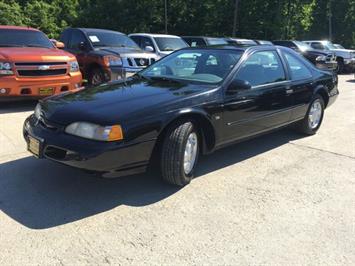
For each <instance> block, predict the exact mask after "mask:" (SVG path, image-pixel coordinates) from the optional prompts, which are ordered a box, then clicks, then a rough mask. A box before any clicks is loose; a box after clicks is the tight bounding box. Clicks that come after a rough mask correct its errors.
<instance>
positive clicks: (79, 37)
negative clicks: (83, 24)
mask: <svg viewBox="0 0 355 266" xmlns="http://www.w3.org/2000/svg"><path fill="white" fill-rule="evenodd" d="M85 42H86V39H85V36H84V34H82V33H81V32H80V31H72V34H71V38H70V42H69V45H68V48H69V49H72V50H79V47H80V43H85Z"/></svg>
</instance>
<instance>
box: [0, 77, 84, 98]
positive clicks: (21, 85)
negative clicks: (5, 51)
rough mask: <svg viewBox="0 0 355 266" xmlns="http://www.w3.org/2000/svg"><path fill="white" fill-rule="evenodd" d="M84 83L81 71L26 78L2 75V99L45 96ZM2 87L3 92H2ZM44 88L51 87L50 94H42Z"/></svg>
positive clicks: (72, 88)
mask: <svg viewBox="0 0 355 266" xmlns="http://www.w3.org/2000/svg"><path fill="white" fill-rule="evenodd" d="M81 84H82V76H81V73H80V72H76V73H70V74H68V75H64V76H59V77H36V78H24V77H21V78H20V77H16V76H4V77H0V100H6V99H10V98H16V97H18V98H43V97H46V96H50V95H53V94H58V93H61V92H64V91H70V90H75V89H77V88H79V87H80V86H81ZM1 89H3V90H2V92H3V93H1ZM42 89H50V93H49V94H45V95H44V94H41V90H42Z"/></svg>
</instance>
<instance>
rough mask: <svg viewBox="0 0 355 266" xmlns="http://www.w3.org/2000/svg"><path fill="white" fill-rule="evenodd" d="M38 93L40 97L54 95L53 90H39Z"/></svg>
mask: <svg viewBox="0 0 355 266" xmlns="http://www.w3.org/2000/svg"><path fill="white" fill-rule="evenodd" d="M38 93H39V95H41V96H49V95H52V94H53V93H54V88H39V91H38Z"/></svg>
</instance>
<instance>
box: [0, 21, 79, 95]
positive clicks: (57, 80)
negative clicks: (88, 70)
mask: <svg viewBox="0 0 355 266" xmlns="http://www.w3.org/2000/svg"><path fill="white" fill-rule="evenodd" d="M56 44H57V46H58V47H63V44H62V43H59V42H57V43H56ZM58 47H55V45H54V44H53V43H52V42H51V41H50V40H49V39H48V37H47V36H46V35H45V34H44V33H43V32H41V31H39V30H37V29H33V28H29V27H16V26H0V101H10V100H19V99H38V98H43V97H46V96H50V95H53V94H59V93H61V92H65V91H70V90H76V89H78V88H79V87H81V83H82V76H81V73H80V71H79V65H78V62H77V61H76V58H75V56H74V55H72V54H70V53H68V52H65V51H63V50H60V49H58Z"/></svg>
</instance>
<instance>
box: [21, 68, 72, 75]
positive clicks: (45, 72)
mask: <svg viewBox="0 0 355 266" xmlns="http://www.w3.org/2000/svg"><path fill="white" fill-rule="evenodd" d="M17 72H18V74H19V76H23V77H43V76H59V75H65V74H66V73H67V69H49V70H17Z"/></svg>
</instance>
